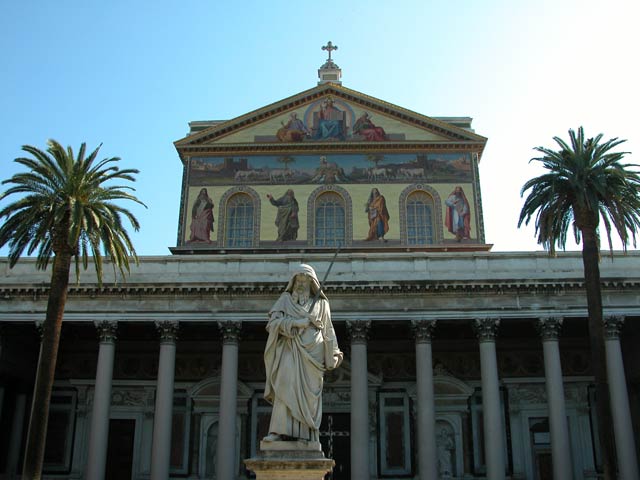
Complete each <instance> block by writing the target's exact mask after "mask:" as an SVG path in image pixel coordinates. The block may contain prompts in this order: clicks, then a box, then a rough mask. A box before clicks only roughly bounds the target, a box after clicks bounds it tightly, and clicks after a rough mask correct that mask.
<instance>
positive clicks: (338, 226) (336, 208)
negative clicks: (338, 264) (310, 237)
mask: <svg viewBox="0 0 640 480" xmlns="http://www.w3.org/2000/svg"><path fill="white" fill-rule="evenodd" d="M314 217H315V232H314V239H315V246H317V247H335V246H339V245H344V244H345V239H346V227H345V203H344V199H343V198H342V197H341V196H340V195H338V194H337V193H336V192H332V191H328V192H325V193H323V194H321V195H320V196H318V198H317V199H316V202H315V212H314Z"/></svg>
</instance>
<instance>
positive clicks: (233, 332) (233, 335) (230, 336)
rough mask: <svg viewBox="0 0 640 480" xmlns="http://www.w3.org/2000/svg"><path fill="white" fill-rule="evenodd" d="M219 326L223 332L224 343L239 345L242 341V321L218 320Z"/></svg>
mask: <svg viewBox="0 0 640 480" xmlns="http://www.w3.org/2000/svg"><path fill="white" fill-rule="evenodd" d="M218 328H220V332H221V333H222V344H223V345H227V344H233V345H237V344H238V342H239V341H240V330H242V322H231V321H227V322H218Z"/></svg>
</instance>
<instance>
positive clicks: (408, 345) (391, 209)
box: [0, 44, 640, 480]
mask: <svg viewBox="0 0 640 480" xmlns="http://www.w3.org/2000/svg"><path fill="white" fill-rule="evenodd" d="M329 47H331V44H329ZM328 50H329V53H330V54H331V51H332V49H331V48H329V49H328ZM319 76H320V81H319V82H318V85H317V86H315V87H313V88H311V89H309V90H306V91H304V92H301V93H298V94H295V95H293V96H291V97H288V98H286V99H283V100H281V101H278V102H276V103H273V104H271V105H268V106H265V107H263V108H260V109H257V110H255V111H253V112H249V113H247V114H244V115H241V116H239V117H236V118H234V119H232V120H228V121H196V122H191V124H190V133H189V135H187V136H186V137H185V138H182V139H180V140H178V141H176V142H175V147H176V150H177V157H178V158H179V161H181V162H182V165H183V176H182V194H181V198H180V199H179V201H180V218H179V219H178V236H177V241H176V244H175V246H172V247H171V249H170V250H171V255H167V256H161V257H143V258H141V260H140V265H139V266H137V267H134V268H133V269H132V272H131V275H130V276H128V277H127V278H126V279H123V278H119V277H117V276H109V273H108V272H109V269H108V268H106V269H105V272H107V278H105V281H104V283H103V285H102V286H98V285H97V283H95V281H94V276H92V275H93V273H92V272H86V273H83V276H82V278H81V281H80V282H79V283H78V284H77V285H75V284H74V283H73V282H72V287H71V289H70V294H69V299H68V303H67V309H66V313H65V319H64V325H63V333H62V341H61V347H60V353H59V358H58V365H57V371H56V385H55V390H54V392H53V396H52V399H51V413H50V419H49V432H48V440H47V450H46V458H45V477H46V478H59V479H84V478H87V479H99V478H107V479H125V478H126V479H129V478H130V479H136V480H137V479H154V480H155V479H167V478H172V479H212V478H218V479H225V480H226V479H244V478H251V477H252V473H251V472H250V471H248V470H247V469H246V468H245V466H244V463H243V460H244V459H246V458H250V457H253V456H255V455H256V453H257V452H258V449H259V442H260V439H261V438H262V437H264V436H265V435H266V434H267V433H268V432H267V429H268V424H269V415H270V408H271V406H270V405H269V403H267V402H266V401H265V400H264V399H263V393H264V385H265V371H264V362H263V351H264V346H265V342H266V338H267V332H266V331H265V325H266V319H267V312H268V311H269V309H270V307H271V306H272V304H273V302H274V301H275V299H277V298H278V296H279V294H280V293H281V292H282V291H283V289H284V287H285V286H286V284H287V281H288V280H289V277H290V275H291V272H292V271H295V269H296V268H297V266H298V265H299V264H300V263H305V264H310V265H312V266H313V267H314V268H315V270H316V271H317V272H318V276H319V277H320V279H321V280H322V285H323V290H324V292H325V293H326V295H327V297H328V298H329V302H330V305H331V311H332V317H333V324H334V326H335V329H336V333H337V337H338V342H339V344H340V348H341V349H342V350H343V351H344V352H345V360H344V362H343V364H342V365H341V366H340V368H338V369H337V370H335V371H332V372H330V373H328V374H327V375H326V376H325V384H324V391H323V421H322V426H321V429H320V430H321V431H320V440H321V443H322V445H323V450H324V453H325V455H326V456H328V457H330V458H333V459H334V460H335V462H336V466H335V468H334V471H333V473H332V474H331V476H330V477H327V478H332V479H335V480H338V479H358V480H360V479H383V478H385V479H403V478H416V479H418V478H419V479H423V480H424V479H436V478H448V479H463V478H464V479H473V478H491V479H502V478H511V479H531V480H534V479H541V480H542V479H550V478H556V479H558V478H565V479H566V478H573V479H575V480H579V479H585V478H593V479H595V478H597V476H598V471H599V468H600V467H599V466H600V447H599V445H598V441H597V431H596V428H597V422H596V421H595V420H596V419H595V408H594V405H595V402H596V401H597V399H596V398H595V395H594V384H593V373H592V365H591V359H590V358H591V357H590V353H589V346H588V345H589V342H588V331H587V318H586V317H587V306H586V296H585V288H584V281H583V270H582V259H581V255H580V253H577V252H576V253H561V254H559V255H558V256H557V257H555V258H551V257H549V256H548V255H547V254H546V253H544V252H517V253H509V252H492V251H491V244H490V243H487V240H489V241H490V239H485V232H484V225H483V212H482V198H481V191H480V181H479V174H480V168H479V166H480V162H481V160H482V155H483V150H484V146H485V143H486V138H485V137H482V136H481V135H478V134H477V133H475V131H474V130H473V128H472V126H471V123H472V122H471V119H470V118H468V117H437V118H436V117H428V116H425V115H421V114H418V113H415V112H413V111H411V110H407V109H405V108H402V107H399V106H396V105H393V104H390V103H388V102H384V101H382V100H380V99H377V98H373V97H370V96H368V95H365V94H363V93H361V92H358V91H355V90H351V89H348V88H346V87H344V86H342V84H341V81H340V76H341V71H340V69H339V67H338V66H337V65H336V64H335V63H334V61H333V60H332V59H331V56H329V59H327V61H326V62H325V64H324V65H322V67H321V68H320V70H319ZM176 161H178V160H176ZM486 161H490V159H487V160H486ZM176 200H178V199H176ZM0 268H1V271H2V275H1V276H0V478H7V479H9V478H19V472H20V469H21V468H20V462H21V458H22V455H23V445H24V439H25V436H26V422H27V417H28V411H29V405H30V395H31V391H32V388H33V378H34V374H35V372H34V370H35V364H36V360H37V355H38V350H39V340H40V337H39V333H38V325H39V323H40V322H41V321H42V320H43V318H44V311H45V307H46V298H47V292H48V274H47V272H39V271H37V270H36V269H35V262H34V261H32V260H29V259H24V260H21V261H20V263H19V264H18V265H17V266H16V267H14V268H13V269H9V266H8V261H7V260H6V259H0ZM327 272H329V274H328V275H326V277H325V274H326V273H327ZM639 272H640V255H638V254H637V253H635V252H631V253H628V254H626V255H622V253H619V252H616V253H614V255H613V256H612V258H607V257H603V260H602V263H601V277H602V289H603V303H604V313H605V317H606V331H607V339H606V345H607V355H608V357H607V361H608V369H609V372H610V379H612V380H611V381H610V396H611V400H612V404H613V405H617V406H620V408H617V409H616V412H615V415H614V430H615V434H616V442H617V454H618V463H619V465H620V468H621V470H622V469H623V468H629V469H631V470H625V471H633V468H635V469H636V471H637V450H636V449H635V446H634V445H637V444H638V442H637V438H635V437H636V435H635V433H634V432H638V431H640V428H638V427H639V426H640V411H639V408H638V407H639V406H640V367H639V365H640V361H638V360H640V358H638V357H639V353H638V351H637V348H634V347H635V345H637V343H638V340H640V324H639V322H640V301H639V298H640V273H639ZM625 405H627V408H626V410H625V408H624V406H625ZM629 405H630V408H629ZM554 475H555V476H554Z"/></svg>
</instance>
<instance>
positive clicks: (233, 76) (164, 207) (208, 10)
mask: <svg viewBox="0 0 640 480" xmlns="http://www.w3.org/2000/svg"><path fill="white" fill-rule="evenodd" d="M639 23H640V2H638V0H609V1H607V2H602V1H592V0H581V1H580V0H555V1H551V0H549V1H546V0H542V1H513V0H511V1H493V0H483V1H465V0H459V1H455V2H443V1H430V0H415V1H403V0H398V1H395V2H391V1H376V0H368V1H361V0H352V1H348V2H335V1H327V2H291V1H279V0H276V1H269V2H266V1H264V2H261V1H257V0H256V1H238V2H231V1H229V2H226V1H224V2H223V1H211V0H210V1H180V2H178V1H173V2H172V1H168V0H156V1H150V0H137V1H129V0H128V1H124V0H110V1H108V2H97V1H93V0H82V1H77V0H59V1H45V0H24V1H18V0H6V1H4V2H1V3H0V52H1V53H2V55H1V62H2V70H1V72H2V73H1V74H0V126H1V128H0V162H1V163H0V165H1V167H0V178H3V179H4V178H7V177H9V176H11V175H12V174H13V173H15V172H16V171H17V170H16V168H18V167H19V166H18V165H17V164H14V162H13V161H12V160H13V159H14V158H16V157H18V156H21V155H22V152H21V150H20V148H21V146H22V145H23V144H31V145H35V146H38V147H42V148H44V147H45V142H46V140H47V139H48V138H54V139H56V140H58V141H60V142H61V143H63V144H64V145H71V146H73V147H74V148H77V147H78V146H79V145H80V143H81V142H83V141H85V142H87V144H88V147H90V148H92V147H95V146H97V145H98V144H100V143H103V147H102V150H101V153H102V155H101V156H102V157H107V156H119V157H122V159H123V161H122V162H121V166H123V167H134V168H138V169H140V171H141V173H140V175H139V177H138V182H137V184H136V187H137V195H138V197H139V198H140V199H141V200H143V201H144V202H145V203H146V204H147V205H148V206H149V208H148V210H142V209H135V213H136V214H137V216H138V217H139V219H140V220H141V223H142V230H141V232H140V233H139V234H136V235H134V239H135V242H136V247H137V251H138V253H139V254H141V255H164V254H167V253H168V247H170V246H174V245H175V244H176V233H177V222H178V205H179V196H180V182H181V175H182V169H181V163H180V161H179V158H178V155H177V153H176V151H175V149H174V147H173V141H175V140H177V139H179V138H182V137H183V136H184V135H185V134H186V132H187V129H188V126H187V124H188V122H189V121H191V120H208V119H231V118H234V117H236V116H238V115H241V114H244V113H246V112H248V111H251V110H253V109H256V108H259V107H261V106H263V105H266V104H269V103H272V102H275V101H278V100H280V99H283V98H285V97H288V96H290V95H293V94H295V93H297V92H299V91H302V90H306V89H308V88H311V87H313V86H314V85H316V82H317V77H316V75H317V69H318V67H319V66H320V65H321V64H322V63H323V62H324V60H325V58H326V54H325V53H324V52H322V51H321V50H320V47H321V46H322V45H324V44H326V42H327V41H328V40H331V41H333V43H334V44H337V45H338V47H339V50H338V51H337V52H336V53H335V54H334V55H333V57H334V59H335V61H336V63H337V64H338V65H339V66H340V67H341V68H342V70H343V78H342V80H343V85H345V86H346V87H348V88H352V89H354V90H358V91H361V92H363V93H366V94H368V95H372V96H374V97H378V98H380V99H383V100H386V101H388V102H391V103H395V104H397V105H400V106H402V107H405V108H409V109H411V110H414V111H417V112H419V113H422V114H424V115H429V116H471V117H473V118H474V122H473V126H474V127H475V130H476V132H477V133H479V134H481V135H483V136H486V137H488V138H489V142H488V144H487V148H486V150H485V153H484V156H483V158H482V162H481V164H480V176H481V185H482V195H483V201H484V215H485V216H484V218H485V230H486V240H487V242H488V243H493V244H494V250H495V251H508V250H539V249H540V248H541V247H539V246H537V245H536V242H535V239H534V235H533V229H532V228H528V229H521V230H518V229H517V227H516V224H517V217H518V214H519V211H520V208H521V206H522V199H521V198H520V195H519V191H520V188H521V187H522V185H523V184H524V182H525V181H526V180H528V179H529V178H531V177H532V176H535V175H538V174H539V173H540V170H538V169H537V168H536V167H535V166H534V165H530V164H528V160H529V159H530V158H531V157H532V156H535V152H534V151H533V150H532V148H533V147H534V146H537V145H545V146H552V145H553V142H552V137H553V136H554V135H560V136H562V137H566V136H567V130H568V129H569V128H574V129H575V128H578V127H579V126H580V125H583V126H584V127H585V129H586V133H587V135H589V136H593V135H596V134H598V133H604V135H605V137H606V138H609V137H616V136H617V137H620V138H626V139H628V142H627V144H625V148H624V150H628V151H631V152H634V153H633V154H632V155H630V156H629V157H628V160H629V162H637V163H640V161H638V150H639V148H640V128H639V125H640V123H639V122H638V112H640V94H639V93H638V89H639V88H640V74H639V73H638V72H639V70H640V68H639V67H640V54H639V53H638V48H639V46H640V35H639V33H638V32H639V29H638V24H639ZM575 248H576V247H575V246H573V247H571V246H570V247H569V249H575Z"/></svg>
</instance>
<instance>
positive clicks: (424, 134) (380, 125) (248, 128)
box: [175, 83, 486, 156]
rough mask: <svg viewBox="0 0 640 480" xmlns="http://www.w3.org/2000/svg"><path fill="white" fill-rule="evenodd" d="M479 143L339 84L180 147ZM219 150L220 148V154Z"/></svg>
mask: <svg viewBox="0 0 640 480" xmlns="http://www.w3.org/2000/svg"><path fill="white" fill-rule="evenodd" d="M403 142H411V143H414V142H420V143H432V142H433V143H477V144H479V145H480V146H483V145H484V143H485V142H486V138H484V137H482V136H480V135H477V134H475V133H473V132H471V131H470V130H467V129H464V128H460V127H458V126H456V125H454V124H453V122H447V121H444V120H441V119H436V118H432V117H427V116H424V115H420V114H418V113H416V112H413V111H410V110H407V109H404V108H402V107H399V106H397V105H393V104H390V103H388V102H384V101H382V100H379V99H377V98H374V97H370V96H368V95H365V94H363V93H360V92H357V91H355V90H350V89H348V88H345V87H342V86H340V85H335V84H331V83H329V84H324V85H319V86H317V87H314V88H312V89H310V90H307V91H304V92H301V93H299V94H297V95H294V96H291V97H289V98H286V99H284V100H281V101H279V102H276V103H273V104H271V105H267V106H265V107H263V108H260V109H257V110H254V111H253V112H249V113H247V114H245V115H241V116H239V117H236V118H234V119H232V120H228V121H224V122H210V123H209V126H207V122H203V129H202V130H200V131H197V132H195V133H192V134H191V135H189V136H187V137H185V138H183V139H181V140H178V141H176V142H175V146H176V148H177V150H178V152H179V153H180V155H181V156H182V155H183V154H184V153H186V154H187V155H188V154H189V153H188V152H190V151H195V152H203V151H205V150H208V149H209V148H215V149H220V148H224V147H228V148H231V147H233V146H238V145H244V146H247V144H250V145H253V147H257V148H259V146H263V147H265V148H269V147H273V146H277V147H283V146H287V147H291V146H293V147H296V146H302V145H304V146H311V147H312V148H313V147H314V146H315V147H317V146H318V145H323V146H326V145H327V144H328V143H331V144H335V143H338V144H358V145H361V144H363V143H365V144H378V145H381V144H385V143H386V144H389V143H392V144H397V143H403ZM216 147H217V148H216Z"/></svg>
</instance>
